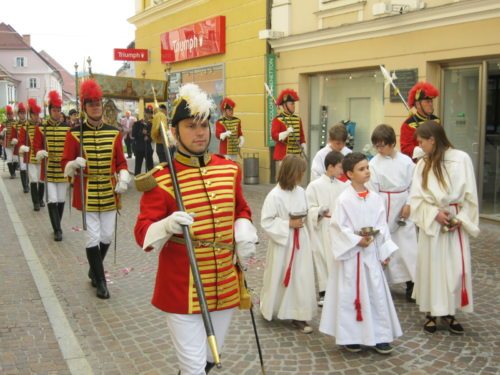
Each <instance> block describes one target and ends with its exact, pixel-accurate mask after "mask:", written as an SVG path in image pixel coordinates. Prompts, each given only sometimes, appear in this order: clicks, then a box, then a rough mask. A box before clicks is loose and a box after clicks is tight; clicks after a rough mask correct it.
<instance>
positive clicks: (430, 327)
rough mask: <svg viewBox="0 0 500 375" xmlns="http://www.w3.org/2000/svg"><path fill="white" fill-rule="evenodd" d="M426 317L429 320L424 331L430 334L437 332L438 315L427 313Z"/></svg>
mask: <svg viewBox="0 0 500 375" xmlns="http://www.w3.org/2000/svg"><path fill="white" fill-rule="evenodd" d="M425 318H426V319H427V320H426V321H425V323H424V332H425V333H430V334H433V333H436V331H437V323H436V317H435V316H431V315H427V316H426V317H425Z"/></svg>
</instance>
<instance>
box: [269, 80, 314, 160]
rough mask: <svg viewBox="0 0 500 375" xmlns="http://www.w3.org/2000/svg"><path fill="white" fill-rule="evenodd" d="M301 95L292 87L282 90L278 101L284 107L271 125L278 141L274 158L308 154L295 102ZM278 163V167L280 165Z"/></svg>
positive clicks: (272, 133)
mask: <svg viewBox="0 0 500 375" xmlns="http://www.w3.org/2000/svg"><path fill="white" fill-rule="evenodd" d="M298 100H299V95H298V94H297V93H296V92H295V91H294V90H292V89H285V90H283V91H281V93H280V95H279V96H278V100H277V101H276V104H277V105H280V106H281V107H282V108H283V112H281V113H280V114H279V115H278V116H276V117H275V118H274V119H273V122H272V125H271V137H272V138H273V140H274V141H275V142H276V145H275V147H274V156H273V158H274V160H275V161H277V162H281V160H283V158H284V157H285V156H286V155H288V154H296V155H300V154H302V153H303V154H304V155H305V154H306V139H305V137H304V130H303V128H302V120H301V118H300V117H299V116H297V115H295V114H294V113H295V102H297V101H298ZM279 164H280V163H278V167H279Z"/></svg>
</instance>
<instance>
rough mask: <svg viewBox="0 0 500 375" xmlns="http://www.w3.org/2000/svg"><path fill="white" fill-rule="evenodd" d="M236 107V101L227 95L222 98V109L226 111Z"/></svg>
mask: <svg viewBox="0 0 500 375" xmlns="http://www.w3.org/2000/svg"><path fill="white" fill-rule="evenodd" d="M234 107H236V103H235V102H234V101H232V100H231V99H229V98H227V97H226V98H224V99H222V101H221V102H220V109H221V110H222V111H224V110H225V109H228V108H234Z"/></svg>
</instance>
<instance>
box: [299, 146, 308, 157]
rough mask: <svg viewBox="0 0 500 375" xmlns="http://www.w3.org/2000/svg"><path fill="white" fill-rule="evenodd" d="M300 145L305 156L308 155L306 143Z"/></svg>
mask: <svg viewBox="0 0 500 375" xmlns="http://www.w3.org/2000/svg"><path fill="white" fill-rule="evenodd" d="M300 147H301V148H302V153H303V154H304V156H307V146H306V144H305V143H302V144H301V145H300Z"/></svg>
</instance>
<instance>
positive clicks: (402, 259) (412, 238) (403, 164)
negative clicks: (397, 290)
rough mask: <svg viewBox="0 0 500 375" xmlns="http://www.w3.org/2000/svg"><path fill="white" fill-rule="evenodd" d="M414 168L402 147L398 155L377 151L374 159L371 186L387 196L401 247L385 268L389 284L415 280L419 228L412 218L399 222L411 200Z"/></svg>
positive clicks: (390, 220)
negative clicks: (400, 223)
mask: <svg viewBox="0 0 500 375" xmlns="http://www.w3.org/2000/svg"><path fill="white" fill-rule="evenodd" d="M414 170H415V164H414V163H413V161H412V160H411V159H410V158H409V157H408V156H407V155H405V154H402V153H401V152H399V151H396V153H395V155H394V157H391V156H387V157H386V156H381V155H380V154H377V155H376V156H375V157H373V158H372V159H371V160H370V173H371V177H370V183H369V186H370V188H371V189H373V190H375V191H376V192H377V193H379V194H380V196H381V197H382V199H383V200H384V207H385V210H386V214H387V224H388V226H389V230H390V231H391V238H392V240H393V241H394V242H395V243H396V245H398V248H399V250H398V251H396V252H395V253H394V255H393V256H392V258H391V261H390V263H389V264H388V265H387V267H386V269H385V275H386V277H387V282H388V283H389V284H396V283H402V282H405V281H414V280H415V272H416V267H417V229H416V227H415V223H413V221H411V220H410V219H407V220H406V226H399V225H398V224H397V221H398V220H399V217H400V212H401V209H402V208H403V207H404V206H405V205H406V204H409V203H410V199H409V196H410V193H409V192H410V186H411V179H412V178H413V171H414Z"/></svg>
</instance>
